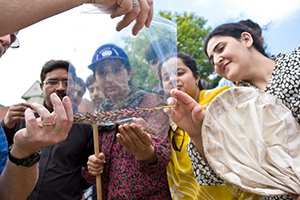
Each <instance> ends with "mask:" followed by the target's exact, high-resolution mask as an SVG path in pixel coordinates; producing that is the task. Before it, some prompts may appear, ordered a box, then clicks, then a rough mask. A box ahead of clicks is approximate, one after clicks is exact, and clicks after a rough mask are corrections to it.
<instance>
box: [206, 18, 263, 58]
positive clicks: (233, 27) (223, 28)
mask: <svg viewBox="0 0 300 200" xmlns="http://www.w3.org/2000/svg"><path fill="white" fill-rule="evenodd" d="M243 32H248V33H249V34H250V35H251V36H252V38H253V46H254V48H255V49H256V50H257V51H259V52H260V53H261V54H263V55H264V56H266V57H268V56H267V54H266V52H265V50H264V48H263V45H262V43H261V41H260V39H259V36H258V35H257V34H255V33H254V32H253V30H251V29H250V28H249V27H247V26H245V25H243V24H241V23H226V24H222V25H220V26H218V27H217V28H215V29H214V30H213V31H212V32H211V33H210V34H209V35H208V37H207V38H206V40H205V44H204V50H205V54H206V56H207V57H208V54H207V45H208V42H209V40H210V39H211V38H213V37H215V36H230V37H233V38H235V39H237V40H239V39H240V38H241V35H242V33H243Z"/></svg>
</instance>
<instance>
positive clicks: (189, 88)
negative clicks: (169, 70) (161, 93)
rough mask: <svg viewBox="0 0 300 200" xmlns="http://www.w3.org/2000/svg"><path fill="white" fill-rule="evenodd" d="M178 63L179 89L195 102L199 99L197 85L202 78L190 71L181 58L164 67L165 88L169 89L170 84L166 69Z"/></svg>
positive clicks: (171, 60) (172, 59)
mask: <svg viewBox="0 0 300 200" xmlns="http://www.w3.org/2000/svg"><path fill="white" fill-rule="evenodd" d="M176 61H177V89H178V90H180V91H183V92H185V93H187V94H188V95H190V96H191V97H193V98H194V99H195V100H197V99H198V96H199V91H200V89H199V88H198V85H197V83H198V82H199V80H200V77H199V76H198V77H195V76H194V75H193V72H192V71H191V70H190V68H189V67H188V66H186V65H185V64H184V63H183V61H182V59H181V58H171V59H169V60H168V61H167V62H165V63H164V65H163V67H162V76H163V77H165V78H162V79H163V87H164V88H165V87H166V88H169V86H170V83H169V81H168V78H167V74H166V70H165V69H166V67H167V66H168V65H169V64H172V63H174V62H176Z"/></svg>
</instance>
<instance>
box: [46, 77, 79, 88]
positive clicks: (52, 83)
mask: <svg viewBox="0 0 300 200" xmlns="http://www.w3.org/2000/svg"><path fill="white" fill-rule="evenodd" d="M60 82H61V83H62V84H63V86H64V87H68V84H69V85H74V82H73V81H71V80H68V79H63V80H58V79H48V80H46V81H44V82H43V83H44V84H46V85H49V86H50V87H54V86H57V85H58V84H59V83H60Z"/></svg>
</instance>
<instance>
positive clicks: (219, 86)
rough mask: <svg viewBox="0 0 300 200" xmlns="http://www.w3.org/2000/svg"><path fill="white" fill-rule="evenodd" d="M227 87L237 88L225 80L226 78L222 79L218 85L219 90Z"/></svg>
mask: <svg viewBox="0 0 300 200" xmlns="http://www.w3.org/2000/svg"><path fill="white" fill-rule="evenodd" d="M225 85H228V86H230V87H235V85H234V84H233V82H231V81H229V80H227V79H225V78H222V79H221V80H220V81H219V84H218V88H221V87H223V86H225Z"/></svg>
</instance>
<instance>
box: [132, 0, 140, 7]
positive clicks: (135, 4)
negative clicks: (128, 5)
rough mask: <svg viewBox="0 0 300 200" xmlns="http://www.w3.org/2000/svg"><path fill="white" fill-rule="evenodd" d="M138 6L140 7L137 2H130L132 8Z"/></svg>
mask: <svg viewBox="0 0 300 200" xmlns="http://www.w3.org/2000/svg"><path fill="white" fill-rule="evenodd" d="M139 5H140V3H139V2H138V1H134V2H132V7H134V6H139Z"/></svg>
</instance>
